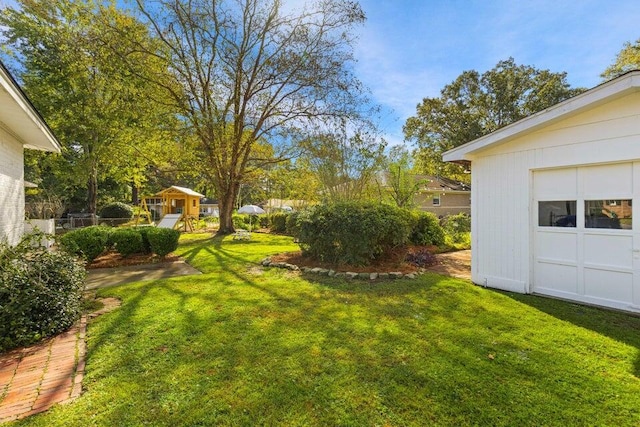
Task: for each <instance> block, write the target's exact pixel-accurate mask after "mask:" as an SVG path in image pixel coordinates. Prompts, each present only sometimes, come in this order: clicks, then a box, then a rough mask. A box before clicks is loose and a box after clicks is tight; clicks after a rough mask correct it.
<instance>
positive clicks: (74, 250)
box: [59, 225, 110, 262]
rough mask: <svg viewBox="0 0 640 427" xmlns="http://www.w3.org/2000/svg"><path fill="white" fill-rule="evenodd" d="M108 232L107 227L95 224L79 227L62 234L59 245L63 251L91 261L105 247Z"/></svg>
mask: <svg viewBox="0 0 640 427" xmlns="http://www.w3.org/2000/svg"><path fill="white" fill-rule="evenodd" d="M109 232H110V229H109V228H108V227H103V226H97V225H94V226H91V227H86V228H79V229H77V230H73V231H70V232H68V233H66V234H63V235H62V237H60V239H59V245H60V247H62V248H63V249H64V250H65V251H67V252H69V253H71V254H75V255H78V256H82V257H84V258H85V259H86V260H87V262H91V261H93V260H94V259H96V258H97V257H98V255H100V254H101V253H102V252H104V251H105V249H106V248H107V242H108V241H109Z"/></svg>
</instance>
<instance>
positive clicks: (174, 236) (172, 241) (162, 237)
mask: <svg viewBox="0 0 640 427" xmlns="http://www.w3.org/2000/svg"><path fill="white" fill-rule="evenodd" d="M147 237H148V239H149V244H150V245H151V251H152V252H153V253H155V254H156V255H160V256H162V257H164V256H166V255H168V254H169V253H171V252H173V251H175V250H176V249H177V248H178V240H179V239H180V231H178V230H172V229H169V228H150V229H149V231H148V232H147Z"/></svg>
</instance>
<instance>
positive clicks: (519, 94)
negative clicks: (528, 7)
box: [404, 58, 583, 181]
mask: <svg viewBox="0 0 640 427" xmlns="http://www.w3.org/2000/svg"><path fill="white" fill-rule="evenodd" d="M566 77H567V76H566V73H554V72H551V71H549V70H540V69H537V68H535V67H532V66H528V65H518V64H516V63H515V61H514V60H513V58H509V59H508V60H506V61H500V62H499V63H498V64H497V65H496V66H495V67H494V68H493V69H491V70H489V71H487V72H485V73H483V74H480V73H478V72H477V71H473V70H472V71H465V72H463V73H462V74H461V75H460V76H459V77H458V78H456V79H455V80H454V81H453V82H451V83H450V84H448V85H446V86H445V87H444V88H443V89H442V91H441V92H440V96H439V97H437V98H424V99H423V101H422V102H421V103H420V104H418V106H417V111H416V115H415V116H413V117H410V118H409V119H407V121H406V123H405V125H404V134H405V138H406V139H407V140H408V141H412V142H415V143H417V145H418V151H417V160H418V163H419V166H420V167H421V169H422V171H423V172H424V173H427V174H430V175H441V176H445V177H450V178H454V179H458V180H461V181H465V180H468V175H465V174H463V173H462V172H463V169H462V168H461V167H460V166H458V165H454V164H451V163H443V162H442V153H444V152H445V151H447V150H450V149H452V148H455V147H457V146H459V145H462V144H464V143H467V142H469V141H473V140H474V139H476V138H479V137H481V136H483V135H486V134H488V133H490V132H493V131H495V130H497V129H500V128H501V127H504V126H506V125H508V124H511V123H513V122H516V121H518V120H520V119H522V118H524V117H527V116H529V115H531V114H534V113H536V112H538V111H541V110H544V109H545V108H548V107H550V106H552V105H554V104H557V103H558V102H560V101H563V100H565V99H567V98H570V97H572V96H575V95H577V94H578V93H580V92H581V91H583V89H572V88H571V87H570V85H569V83H568V82H567V80H566Z"/></svg>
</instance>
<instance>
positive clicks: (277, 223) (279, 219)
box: [269, 212, 289, 233]
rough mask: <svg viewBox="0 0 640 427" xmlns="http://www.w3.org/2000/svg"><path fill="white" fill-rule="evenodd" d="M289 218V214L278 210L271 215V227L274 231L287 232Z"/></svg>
mask: <svg viewBox="0 0 640 427" xmlns="http://www.w3.org/2000/svg"><path fill="white" fill-rule="evenodd" d="M287 218H289V214H288V213H285V212H276V213H274V214H272V215H271V216H270V217H269V229H270V230H271V231H272V232H273V233H285V232H286V231H287Z"/></svg>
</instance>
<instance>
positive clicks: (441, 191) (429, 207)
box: [414, 175, 471, 217]
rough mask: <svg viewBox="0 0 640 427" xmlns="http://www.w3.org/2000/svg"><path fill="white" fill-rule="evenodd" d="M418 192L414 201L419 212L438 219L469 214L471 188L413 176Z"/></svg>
mask: <svg viewBox="0 0 640 427" xmlns="http://www.w3.org/2000/svg"><path fill="white" fill-rule="evenodd" d="M414 178H415V179H416V180H417V181H420V182H421V183H422V185H420V190H418V193H417V194H416V196H415V198H414V201H415V204H416V207H417V208H418V209H420V210H421V211H427V212H432V213H434V214H436V215H437V216H438V217H444V216H447V215H456V214H459V213H466V214H469V213H471V187H470V186H469V185H467V184H464V183H462V182H458V181H454V180H452V179H448V178H441V177H436V176H430V175H415V177H414Z"/></svg>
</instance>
